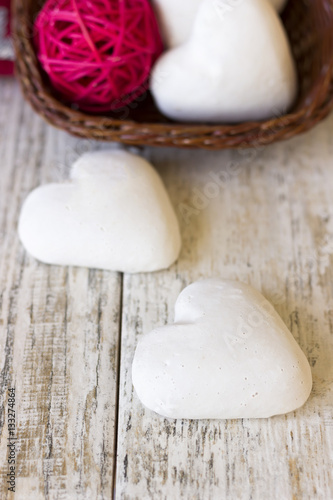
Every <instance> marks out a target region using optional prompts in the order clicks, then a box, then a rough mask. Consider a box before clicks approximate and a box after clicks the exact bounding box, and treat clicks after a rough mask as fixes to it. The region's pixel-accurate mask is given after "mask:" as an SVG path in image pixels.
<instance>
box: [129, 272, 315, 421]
mask: <svg viewBox="0 0 333 500" xmlns="http://www.w3.org/2000/svg"><path fill="white" fill-rule="evenodd" d="M132 368H133V372H132V376H133V384H134V387H135V389H136V392H137V394H138V396H139V398H140V400H141V401H142V403H143V404H144V405H145V406H147V407H148V408H150V409H151V410H154V411H155V412H157V413H159V414H160V415H163V416H165V417H170V418H192V419H200V418H223V419H225V418H265V417H271V416H273V415H277V414H283V413H288V412H290V411H293V410H295V409H297V408H299V407H300V406H302V405H303V404H304V403H305V401H306V400H307V398H308V397H309V394H310V392H311V387H312V377H311V370H310V366H309V364H308V361H307V359H306V357H305V355H304V354H303V352H302V351H301V349H300V347H299V346H298V344H297V343H296V341H295V339H294V337H293V336H292V334H291V333H290V331H289V330H288V328H287V327H286V325H285V324H284V323H283V321H282V319H281V318H280V316H279V315H278V314H277V312H276V311H275V310H274V308H273V306H272V305H271V304H270V303H269V302H268V301H267V300H266V299H265V298H264V297H263V296H262V295H261V294H260V293H259V292H258V291H256V290H254V289H253V288H252V287H250V286H249V285H246V284H244V283H239V282H234V281H223V280H221V279H210V280H204V281H199V282H196V283H193V284H192V285H190V286H188V287H187V288H186V289H185V290H183V292H182V293H181V294H180V295H179V297H178V300H177V302H176V306H175V323H174V324H173V325H168V326H164V327H161V328H157V329H156V330H153V331H152V332H150V333H149V334H147V335H145V336H144V337H143V338H142V339H141V341H140V342H139V344H138V346H137V349H136V353H135V356H134V361H133V367H132Z"/></svg>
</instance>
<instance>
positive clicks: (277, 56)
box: [151, 0, 297, 123]
mask: <svg viewBox="0 0 333 500" xmlns="http://www.w3.org/2000/svg"><path fill="white" fill-rule="evenodd" d="M151 90H152V93H153V96H154V99H155V101H156V104H157V106H158V108H159V109H160V111H161V112H162V113H164V114H165V115H166V116H168V117H169V118H172V119H174V120H180V121H188V122H200V121H203V122H211V123H235V122H243V121H252V120H254V121H256V120H265V119H268V118H273V117H276V115H278V116H280V115H281V114H282V113H285V112H286V111H287V110H288V109H289V108H290V106H291V105H292V104H293V102H294V100H295V97H296V93H297V78H296V70H295V65H294V62H293V59H292V55H291V50H290V47H289V43H288V39H287V35H286V33H285V31H284V28H283V26H282V23H281V20H280V18H279V16H278V14H277V13H276V12H275V10H274V8H273V7H272V5H270V3H269V2H268V1H267V0H241V1H238V0H237V1H235V2H231V5H230V2H228V1H227V0H203V2H202V3H201V4H200V7H199V10H198V13H197V15H196V19H195V23H194V26H193V30H192V33H191V36H190V38H189V39H188V40H187V41H186V42H185V43H183V44H182V45H179V46H178V47H176V48H174V49H172V50H169V51H168V52H166V53H165V54H163V55H162V56H161V57H160V58H159V59H158V61H157V63H156V65H155V67H154V68H153V72H152V79H151Z"/></svg>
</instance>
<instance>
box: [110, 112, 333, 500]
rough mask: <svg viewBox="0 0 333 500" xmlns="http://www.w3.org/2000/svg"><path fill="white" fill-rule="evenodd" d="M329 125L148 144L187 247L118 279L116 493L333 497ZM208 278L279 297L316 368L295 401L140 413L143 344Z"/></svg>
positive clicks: (332, 160) (332, 165)
mask: <svg viewBox="0 0 333 500" xmlns="http://www.w3.org/2000/svg"><path fill="white" fill-rule="evenodd" d="M332 130H333V117H331V118H330V119H329V120H328V121H326V122H325V123H324V124H322V125H320V126H319V127H318V128H317V129H315V130H314V131H312V132H311V133H309V134H307V135H305V136H303V137H300V138H298V139H296V140H293V141H292V142H288V143H281V144H277V145H274V146H271V147H268V148H264V149H263V150H261V151H250V152H249V151H248V152H243V153H240V152H233V153H230V152H217V153H210V152H209V153H208V152H196V151H194V152H187V151H176V150H168V151H166V150H164V151H163V150H160V151H158V150H153V151H150V152H149V154H150V155H151V158H152V160H153V161H154V163H155V164H156V166H157V168H158V170H159V171H160V173H161V174H162V177H163V178H164V180H165V182H166V184H167V187H168V189H169V192H170V194H171V197H172V199H173V202H174V204H175V206H176V208H177V210H178V214H179V216H180V220H181V224H182V233H183V251H182V254H181V257H180V259H179V261H178V263H177V264H176V265H174V266H173V267H172V268H171V269H170V270H168V271H163V272H159V273H154V274H152V275H136V276H128V275H127V276H125V278H124V299H123V320H122V344H121V376H120V402H119V428H118V443H117V449H118V459H117V482H116V498H117V499H118V500H119V499H128V500H135V499H140V500H142V499H148V498H151V499H154V500H159V499H168V500H170V499H177V500H178V499H181V498H184V499H193V500H194V499H198V500H203V499H205V500H206V499H207V500H208V499H212V500H216V499H230V500H235V499H244V500H247V499H257V500H262V499H263V498H265V499H276V500H287V499H288V500H289V499H314V498H316V499H323V500H324V499H325V500H326V499H328V498H333V477H332V458H333V457H332V455H333V449H332V442H333V418H332V403H333V390H332V389H333V364H332V355H333V325H332V299H333V286H332V283H333V281H332V264H333V256H332V254H333V202H332V192H333V145H332V140H331V138H332ZM216 176H218V178H219V179H220V181H219V184H215V187H214V185H212V184H208V182H210V183H211V182H212V181H213V180H214V179H215V181H216V179H217V177H216ZM198 192H200V193H206V194H208V195H209V196H210V197H211V199H207V196H206V199H203V197H202V196H200V195H199V194H198ZM184 204H186V205H187V209H186V207H185V209H184ZM200 204H201V207H200ZM189 208H191V209H192V210H191V211H190V216H189ZM180 212H182V215H181V213H180ZM184 212H185V215H186V216H187V217H185V218H184V217H183V216H184ZM210 276H223V277H225V278H233V279H241V280H243V281H245V282H249V283H251V284H252V285H254V286H255V287H257V288H258V289H259V290H262V291H263V293H264V294H265V295H266V297H267V298H268V299H270V300H271V301H272V302H273V303H274V304H275V306H276V308H277V310H278V311H279V313H280V314H281V316H282V318H283V319H284V321H285V322H286V324H287V325H288V326H289V327H290V329H291V331H292V333H293V334H294V336H295V338H296V339H297V340H298V342H299V343H300V345H301V347H302V348H303V350H304V352H305V353H306V355H307V356H308V359H309V361H310V363H311V366H312V370H313V377H314V390H313V393H312V395H311V398H310V400H309V401H308V403H307V404H306V405H305V406H304V407H303V408H302V409H300V410H299V411H297V412H294V413H291V414H288V415H286V416H278V417H274V418H272V419H265V420H238V421H237V420H234V421H233V420H231V421H188V420H183V421H181V420H178V421H172V420H167V419H163V418H160V417H159V416H157V415H155V414H154V413H152V412H150V411H148V410H145V409H144V408H143V407H142V405H141V404H140V402H139V401H138V399H137V397H136V395H135V394H134V393H133V388H132V383H131V362H132V358H133V354H134V350H135V346H136V344H137V341H138V339H139V338H140V337H141V336H142V335H143V334H144V333H145V332H148V331H149V330H151V329H152V328H153V327H156V326H161V325H164V324H166V323H167V322H171V321H172V320H173V306H174V303H175V300H176V298H177V295H178V293H179V292H180V290H181V289H182V288H183V287H184V286H185V285H187V284H189V283H190V282H191V281H193V280H196V279H199V278H201V277H210Z"/></svg>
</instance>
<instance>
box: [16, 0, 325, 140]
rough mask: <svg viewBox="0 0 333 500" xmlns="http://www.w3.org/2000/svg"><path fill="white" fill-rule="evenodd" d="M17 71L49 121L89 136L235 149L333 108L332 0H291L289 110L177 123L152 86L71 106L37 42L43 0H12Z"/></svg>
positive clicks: (290, 131)
mask: <svg viewBox="0 0 333 500" xmlns="http://www.w3.org/2000/svg"><path fill="white" fill-rule="evenodd" d="M13 5H14V23H13V40H14V46H15V51H16V70H17V75H18V77H19V80H20V82H21V87H22V90H23V93H24V95H25V97H26V99H27V100H28V101H29V102H30V103H31V105H32V106H33V108H34V109H35V110H36V111H37V112H38V113H39V114H40V115H42V116H43V117H44V118H45V119H46V120H47V121H48V122H49V123H51V124H52V125H54V126H56V127H58V128H61V129H63V130H66V131H67V132H69V133H70V134H73V135H75V136H78V137H83V138H87V139H95V140H102V141H116V142H121V143H124V144H132V145H142V146H145V145H150V146H176V147H184V148H185V147H186V148H205V149H232V148H250V147H260V146H262V145H266V144H270V143H273V142H276V141H281V140H284V139H289V138H291V137H293V136H295V135H297V134H300V133H302V132H305V131H307V130H309V129H311V128H312V127H313V126H315V125H316V124H317V123H318V122H319V121H321V120H322V119H323V118H324V117H325V116H327V114H328V113H329V112H330V110H331V109H332V108H333V0H289V2H288V5H287V7H286V9H285V11H284V13H283V16H282V18H283V22H284V25H285V27H286V30H287V33H288V36H289V40H290V43H291V47H292V51H293V55H294V58H295V60H296V65H297V71H298V77H299V83H300V88H299V94H298V97H297V101H296V103H295V105H294V107H293V109H292V110H291V112H289V113H288V114H285V115H282V116H276V117H274V118H273V119H271V120H267V121H261V122H244V123H241V124H236V125H235V124H233V125H226V124H221V125H216V124H214V125H209V124H199V125H198V124H189V123H175V122H171V121H170V120H168V119H167V118H165V117H164V116H163V115H162V114H161V113H160V112H159V111H158V110H157V108H156V107H155V105H154V102H153V100H152V98H151V96H150V94H149V92H147V93H146V94H145V95H144V97H142V98H141V99H140V102H134V103H131V104H130V105H129V106H127V107H125V108H122V109H121V110H118V111H117V112H113V113H110V114H105V115H93V114H88V113H84V112H81V111H78V110H75V109H72V108H71V107H69V106H68V105H66V104H64V103H62V102H61V101H60V100H59V99H58V98H57V97H56V96H55V94H54V93H53V91H52V89H51V87H50V85H49V83H48V79H47V77H46V75H45V74H44V73H43V71H42V70H41V67H40V65H39V63H38V61H37V58H36V54H35V51H34V47H33V37H32V36H33V24H34V19H35V17H36V14H37V13H38V11H39V10H40V8H41V7H42V5H43V1H41V0H13Z"/></svg>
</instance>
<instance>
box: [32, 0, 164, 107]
mask: <svg viewBox="0 0 333 500" xmlns="http://www.w3.org/2000/svg"><path fill="white" fill-rule="evenodd" d="M34 41H35V46H36V49H37V55H38V59H39V61H40V63H41V65H42V67H43V69H44V70H45V72H46V73H47V74H48V76H49V78H50V81H51V83H52V86H53V87H54V88H55V89H57V91H58V92H59V93H60V95H61V96H62V97H63V98H64V99H65V100H67V101H69V102H70V103H72V104H76V105H77V106H78V107H79V108H81V109H83V110H86V111H92V112H99V111H110V110H113V109H117V108H121V107H123V106H124V105H126V104H128V103H129V102H131V101H133V100H134V99H136V98H137V97H139V96H140V95H141V94H143V93H144V92H145V91H146V90H147V88H148V80H149V74H150V71H151V67H152V65H153V64H154V62H155V60H156V59H157V57H158V56H159V55H160V54H161V52H162V49H163V47H162V42H161V37H160V34H159V29H158V25H157V22H156V18H155V15H154V12H153V10H152V8H151V6H150V3H149V0H47V2H46V3H45V5H44V7H43V8H42V10H41V11H40V12H39V14H38V16H37V19H36V22H35V31H34Z"/></svg>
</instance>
